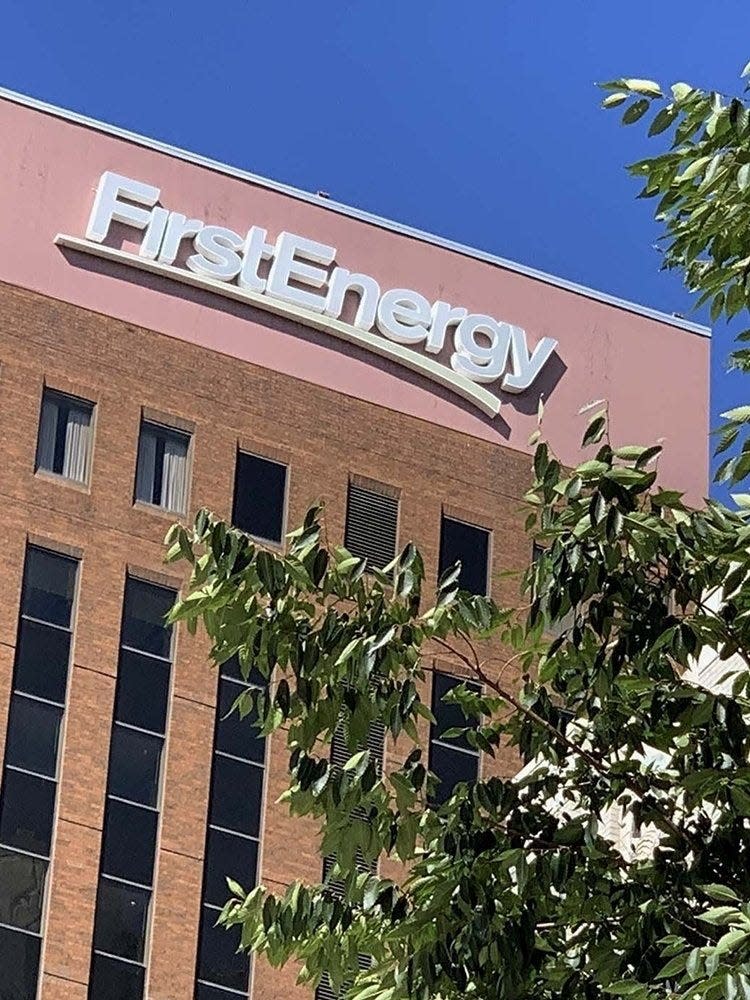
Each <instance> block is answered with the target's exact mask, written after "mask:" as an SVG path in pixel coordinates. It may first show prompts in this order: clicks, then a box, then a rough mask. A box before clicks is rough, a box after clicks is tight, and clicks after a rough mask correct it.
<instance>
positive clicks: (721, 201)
mask: <svg viewBox="0 0 750 1000" xmlns="http://www.w3.org/2000/svg"><path fill="white" fill-rule="evenodd" d="M748 74H750V64H748V66H746V67H745V70H744V71H743V74H742V75H743V76H747V75H748ZM601 86H602V87H603V88H604V89H605V90H606V91H608V95H607V97H605V99H604V101H603V106H604V107H605V108H621V107H622V108H623V111H622V121H623V123H624V124H626V125H630V124H632V123H634V122H636V121H640V120H641V119H645V118H646V116H649V120H650V125H649V128H648V134H649V135H650V136H655V135H662V134H664V135H665V136H667V135H668V136H669V137H670V140H671V142H670V147H669V149H668V150H667V151H666V152H664V153H662V154H660V155H658V156H653V157H649V158H647V159H643V160H640V161H639V162H637V163H634V164H633V165H632V166H631V167H630V171H631V173H632V174H634V175H635V176H636V177H639V178H641V179H642V180H643V181H644V186H643V188H642V190H641V193H640V197H642V198H656V199H658V202H657V205H656V209H655V215H656V219H657V220H658V221H659V222H660V223H661V224H662V225H663V227H664V238H663V240H662V246H663V252H664V267H665V268H669V269H677V270H679V271H681V272H682V273H683V275H684V278H685V283H686V285H687V287H688V288H689V289H690V290H691V291H692V292H696V293H697V295H698V299H697V303H696V305H697V306H700V305H703V304H707V305H708V306H709V308H710V315H711V322H713V323H715V322H717V321H718V320H719V319H720V318H721V317H722V316H724V317H726V319H727V320H731V319H733V318H734V317H736V316H738V315H740V314H742V313H744V312H745V310H746V309H747V308H748V303H749V302H750V298H749V296H750V284H748V282H749V281H750V241H749V240H748V232H749V231H750V108H749V107H748V102H747V98H746V96H742V97H727V96H725V95H723V94H720V93H717V92H716V91H705V90H701V89H700V88H698V87H692V86H690V85H689V84H687V83H675V84H673V85H672V87H671V88H669V89H668V90H662V88H661V87H660V86H659V85H658V84H657V83H654V82H652V81H650V80H611V81H609V82H608V83H604V84H602V85H601ZM746 93H747V88H746ZM737 340H738V346H737V348H736V350H735V351H734V352H733V353H732V355H731V358H730V364H731V366H732V367H734V368H737V369H739V370H741V371H743V372H747V371H750V348H749V347H748V346H747V344H748V341H750V330H745V331H744V332H742V333H740V334H739V336H738V338H737ZM723 417H724V421H725V422H724V424H723V425H722V427H721V428H719V430H718V432H717V433H718V434H719V445H718V451H719V452H727V453H728V457H727V458H726V459H725V461H724V462H723V463H722V465H721V466H720V467H719V470H718V473H717V479H718V480H719V481H726V482H728V483H730V484H733V483H738V482H740V481H741V480H743V479H745V478H746V477H747V476H748V475H750V438H748V423H749V422H750V408H747V407H740V408H738V409H737V410H733V411H731V412H730V413H727V414H723Z"/></svg>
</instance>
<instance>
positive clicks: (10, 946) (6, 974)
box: [0, 927, 42, 1000]
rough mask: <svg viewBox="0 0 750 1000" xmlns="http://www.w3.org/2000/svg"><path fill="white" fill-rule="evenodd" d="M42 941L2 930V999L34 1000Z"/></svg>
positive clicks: (0, 971) (0, 941)
mask: <svg viewBox="0 0 750 1000" xmlns="http://www.w3.org/2000/svg"><path fill="white" fill-rule="evenodd" d="M41 943H42V942H41V938H38V937H36V936H35V935H32V934H23V933H22V932H21V931H12V930H10V929H9V928H8V927H0V1000H34V998H35V997H36V982H37V977H38V974H39V950H40V947H41Z"/></svg>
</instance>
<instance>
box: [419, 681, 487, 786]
mask: <svg viewBox="0 0 750 1000" xmlns="http://www.w3.org/2000/svg"><path fill="white" fill-rule="evenodd" d="M463 683H466V686H467V687H468V688H470V689H471V690H473V691H479V690H480V688H479V685H478V684H472V683H469V682H464V681H463V679H462V678H461V677H453V676H451V675H450V674H441V673H438V672H437V671H436V672H435V675H434V679H433V682H432V714H433V715H434V716H435V722H434V723H433V724H432V726H431V727H430V760H429V768H430V770H431V771H432V772H433V774H435V775H436V776H437V778H438V780H439V782H440V783H439V785H438V787H437V791H436V793H435V796H434V800H433V801H434V804H435V805H442V804H443V802H447V800H448V799H449V798H450V797H451V795H452V794H453V790H454V788H455V787H456V785H457V784H459V782H462V781H463V782H472V781H476V780H477V778H478V777H479V751H478V750H475V749H474V748H473V747H471V746H469V744H468V742H467V740H466V737H465V736H462V737H461V738H460V739H453V738H449V739H443V734H444V733H446V732H448V730H449V729H456V728H459V729H471V728H473V727H475V726H476V723H475V722H473V720H471V719H467V718H466V716H465V715H464V713H463V712H462V711H461V708H460V706H459V705H451V704H446V702H445V701H443V699H444V698H445V696H446V695H447V694H448V692H449V691H452V690H453V688H454V687H458V685H459V684H463Z"/></svg>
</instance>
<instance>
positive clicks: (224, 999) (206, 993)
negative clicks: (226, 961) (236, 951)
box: [195, 955, 250, 1000]
mask: <svg viewBox="0 0 750 1000" xmlns="http://www.w3.org/2000/svg"><path fill="white" fill-rule="evenodd" d="M237 959H238V961H241V956H239V955H238V956H237ZM245 961H247V959H246V960H245ZM249 971H250V970H249V967H248V980H249ZM248 985H249V983H248ZM241 992H242V994H243V996H244V995H245V994H246V993H247V989H243V990H242V991H241ZM195 1000H231V995H229V996H228V995H227V991H226V990H224V989H222V988H221V987H220V986H209V985H208V983H197V984H196V987H195Z"/></svg>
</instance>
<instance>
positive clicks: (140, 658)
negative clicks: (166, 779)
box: [89, 577, 176, 1000]
mask: <svg viewBox="0 0 750 1000" xmlns="http://www.w3.org/2000/svg"><path fill="white" fill-rule="evenodd" d="M175 596H176V595H175V593H174V591H172V590H168V589H167V588H165V587H157V586H154V585H153V584H150V583H145V582H144V581H143V580H137V579H135V578H134V577H128V579H127V581H126V584H125V601H124V606H123V616H122V630H121V633H120V657H119V661H118V667H117V683H116V685H115V710H114V721H113V725H112V740H111V744H110V751H109V771H108V775H107V799H106V805H105V811H104V830H103V834H102V853H101V862H100V866H99V891H98V893H97V900H96V915H95V920H94V948H93V955H92V961H91V979H90V984H89V1000H112V998H113V997H117V998H118V1000H142V997H143V990H144V982H145V978H146V942H147V936H148V923H149V909H150V905H151V894H152V890H153V882H154V862H155V858H156V843H157V830H158V825H159V809H160V805H161V782H160V777H161V765H162V756H163V750H164V739H165V733H166V729H167V715H168V705H169V686H170V674H171V669H172V629H171V627H170V626H168V625H166V624H165V622H164V617H165V615H166V614H167V612H168V611H169V609H170V607H171V606H172V604H173V603H174V600H175Z"/></svg>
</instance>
